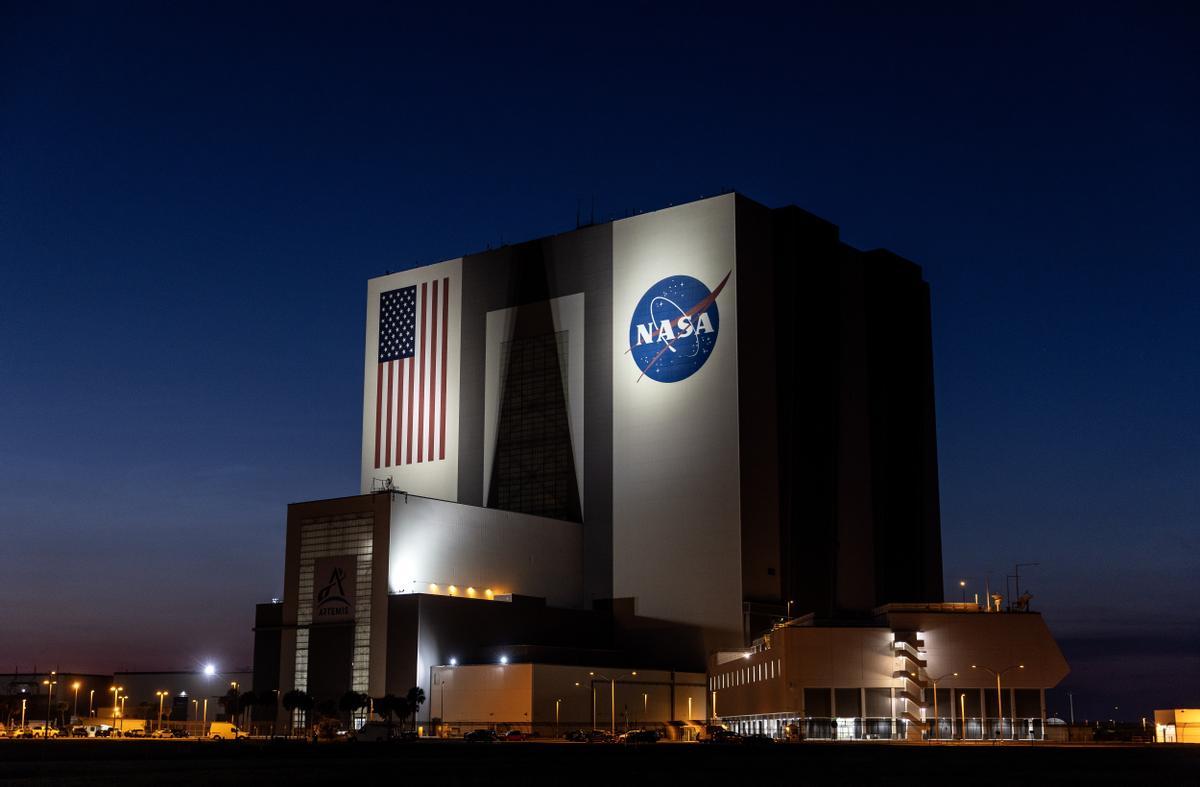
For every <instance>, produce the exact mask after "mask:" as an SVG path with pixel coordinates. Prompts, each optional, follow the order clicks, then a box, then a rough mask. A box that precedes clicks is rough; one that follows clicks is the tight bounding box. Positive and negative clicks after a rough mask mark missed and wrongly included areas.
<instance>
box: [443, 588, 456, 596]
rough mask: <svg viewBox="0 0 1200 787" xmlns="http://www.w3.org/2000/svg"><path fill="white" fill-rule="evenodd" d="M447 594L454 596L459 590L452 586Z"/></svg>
mask: <svg viewBox="0 0 1200 787" xmlns="http://www.w3.org/2000/svg"><path fill="white" fill-rule="evenodd" d="M446 592H447V593H449V594H450V595H452V596H453V595H454V594H455V593H457V592H458V588H456V587H454V585H451V586H450V588H449V589H448V590H447V591H446Z"/></svg>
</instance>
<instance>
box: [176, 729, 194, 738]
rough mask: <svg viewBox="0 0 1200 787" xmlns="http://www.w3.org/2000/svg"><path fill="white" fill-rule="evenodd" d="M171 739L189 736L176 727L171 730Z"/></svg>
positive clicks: (186, 732)
mask: <svg viewBox="0 0 1200 787" xmlns="http://www.w3.org/2000/svg"><path fill="white" fill-rule="evenodd" d="M171 737H172V738H187V737H190V736H189V735H188V731H187V730H185V729H183V728H182V727H178V728H176V729H173V730H171Z"/></svg>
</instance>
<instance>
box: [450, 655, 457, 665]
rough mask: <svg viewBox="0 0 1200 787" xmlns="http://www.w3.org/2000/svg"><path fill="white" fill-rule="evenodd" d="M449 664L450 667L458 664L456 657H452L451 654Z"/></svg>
mask: <svg viewBox="0 0 1200 787" xmlns="http://www.w3.org/2000/svg"><path fill="white" fill-rule="evenodd" d="M450 666H451V667H457V666H458V659H456V658H454V657H453V656H451V657H450Z"/></svg>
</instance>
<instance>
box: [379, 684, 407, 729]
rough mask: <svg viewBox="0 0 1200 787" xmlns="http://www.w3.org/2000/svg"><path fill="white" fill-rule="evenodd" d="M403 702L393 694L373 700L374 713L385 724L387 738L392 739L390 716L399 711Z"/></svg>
mask: <svg viewBox="0 0 1200 787" xmlns="http://www.w3.org/2000/svg"><path fill="white" fill-rule="evenodd" d="M403 702H404V700H403V699H401V698H400V697H397V696H396V695H395V694H384V695H383V696H382V697H379V698H377V699H376V700H375V712H376V713H378V714H379V715H380V716H382V717H383V720H384V721H385V722H387V727H388V737H389V738H390V737H392V714H393V713H398V712H399V711H400V707H401V704H402V703H403Z"/></svg>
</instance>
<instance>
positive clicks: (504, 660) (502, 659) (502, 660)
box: [500, 656, 508, 664]
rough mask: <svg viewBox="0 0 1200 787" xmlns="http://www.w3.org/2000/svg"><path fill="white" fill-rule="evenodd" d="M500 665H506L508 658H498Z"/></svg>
mask: <svg viewBox="0 0 1200 787" xmlns="http://www.w3.org/2000/svg"><path fill="white" fill-rule="evenodd" d="M500 663H501V664H507V663H508V656H501V657H500Z"/></svg>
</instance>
